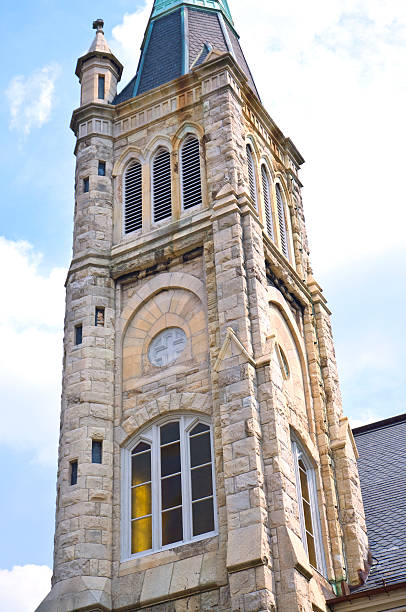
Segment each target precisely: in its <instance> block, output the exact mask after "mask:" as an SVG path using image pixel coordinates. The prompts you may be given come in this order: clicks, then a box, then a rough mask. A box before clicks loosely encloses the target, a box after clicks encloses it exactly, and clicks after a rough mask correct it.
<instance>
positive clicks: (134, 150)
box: [113, 145, 146, 178]
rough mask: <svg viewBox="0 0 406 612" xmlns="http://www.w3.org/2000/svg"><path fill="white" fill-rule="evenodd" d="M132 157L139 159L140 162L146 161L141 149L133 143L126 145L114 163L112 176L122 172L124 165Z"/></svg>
mask: <svg viewBox="0 0 406 612" xmlns="http://www.w3.org/2000/svg"><path fill="white" fill-rule="evenodd" d="M132 159H134V160H137V161H139V162H140V163H141V164H144V163H145V161H146V160H145V156H144V155H143V152H142V150H141V149H139V148H138V147H135V146H133V145H131V146H129V147H127V148H126V149H125V151H123V153H122V154H121V155H120V157H119V158H118V159H117V161H116V162H115V164H114V167H113V178H115V177H117V176H120V175H121V174H124V171H125V168H126V166H127V165H128V164H129V163H130V161H131V160H132Z"/></svg>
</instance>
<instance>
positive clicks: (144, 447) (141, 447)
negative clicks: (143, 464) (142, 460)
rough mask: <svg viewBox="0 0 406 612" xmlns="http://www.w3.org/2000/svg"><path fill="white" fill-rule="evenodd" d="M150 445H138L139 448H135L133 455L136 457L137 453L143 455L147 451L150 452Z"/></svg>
mask: <svg viewBox="0 0 406 612" xmlns="http://www.w3.org/2000/svg"><path fill="white" fill-rule="evenodd" d="M150 448H151V447H150V445H149V444H146V443H145V442H140V443H139V444H137V446H136V447H135V448H134V450H133V452H132V454H133V455H136V454H137V453H143V452H145V451H147V450H150Z"/></svg>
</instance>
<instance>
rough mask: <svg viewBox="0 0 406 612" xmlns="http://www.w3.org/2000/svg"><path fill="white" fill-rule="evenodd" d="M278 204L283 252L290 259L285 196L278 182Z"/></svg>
mask: <svg viewBox="0 0 406 612" xmlns="http://www.w3.org/2000/svg"><path fill="white" fill-rule="evenodd" d="M276 205H277V208H278V221H279V233H280V237H281V249H282V253H283V254H284V255H285V257H286V259H290V257H289V237H288V225H287V219H286V208H285V202H284V198H283V195H282V190H281V188H280V185H279V184H278V183H277V184H276Z"/></svg>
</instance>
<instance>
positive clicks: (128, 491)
mask: <svg viewBox="0 0 406 612" xmlns="http://www.w3.org/2000/svg"><path fill="white" fill-rule="evenodd" d="M123 452H124V457H123V471H124V474H125V477H124V479H123V489H124V490H123V508H124V515H123V542H122V544H123V555H124V557H127V558H128V557H130V556H133V555H140V554H146V553H147V552H154V551H158V550H162V549H164V548H172V547H173V546H178V545H179V544H181V543H186V542H193V541H196V540H200V539H203V538H206V537H210V536H212V535H214V534H215V532H216V513H215V487H214V467H213V445H212V429H211V426H210V422H209V421H208V420H207V419H205V418H198V417H196V416H185V415H181V416H177V417H176V416H175V417H173V418H172V419H166V420H164V421H161V422H159V423H157V424H155V425H152V426H151V427H149V428H148V429H146V430H144V431H143V432H142V433H141V435H140V436H138V437H137V438H136V440H135V441H133V443H132V445H131V446H129V447H128V448H127V449H126V450H125V451H123Z"/></svg>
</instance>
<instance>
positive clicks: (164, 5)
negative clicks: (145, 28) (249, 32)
mask: <svg viewBox="0 0 406 612" xmlns="http://www.w3.org/2000/svg"><path fill="white" fill-rule="evenodd" d="M182 5H189V6H195V7H196V8H203V9H213V10H215V11H221V12H222V13H223V15H224V16H225V17H226V19H227V20H228V21H229V22H230V23H231V24H232V23H233V19H232V17H231V13H230V9H229V6H228V2H227V0H155V2H154V8H153V9H152V19H154V18H155V17H159V16H160V15H162V14H163V13H166V12H167V11H170V10H172V9H173V8H175V7H177V6H182Z"/></svg>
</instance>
